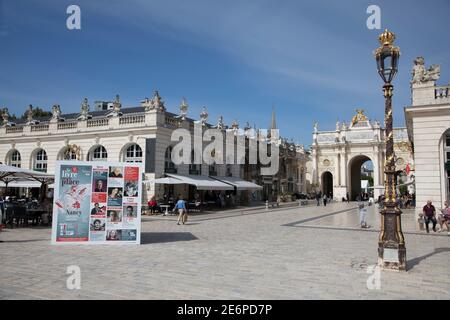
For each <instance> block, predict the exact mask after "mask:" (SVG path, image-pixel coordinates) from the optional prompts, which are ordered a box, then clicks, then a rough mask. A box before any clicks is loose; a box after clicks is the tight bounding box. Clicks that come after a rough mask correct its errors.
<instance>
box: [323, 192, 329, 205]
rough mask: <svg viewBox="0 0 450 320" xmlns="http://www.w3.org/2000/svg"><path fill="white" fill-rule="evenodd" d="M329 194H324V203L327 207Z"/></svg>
mask: <svg viewBox="0 0 450 320" xmlns="http://www.w3.org/2000/svg"><path fill="white" fill-rule="evenodd" d="M327 200H328V199H327V195H326V193H324V194H323V205H324V206H325V207H326V206H327Z"/></svg>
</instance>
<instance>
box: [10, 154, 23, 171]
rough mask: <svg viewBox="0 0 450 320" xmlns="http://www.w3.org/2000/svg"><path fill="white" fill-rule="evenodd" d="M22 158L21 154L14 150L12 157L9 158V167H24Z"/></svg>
mask: <svg viewBox="0 0 450 320" xmlns="http://www.w3.org/2000/svg"><path fill="white" fill-rule="evenodd" d="M21 162H22V157H21V156H20V152H19V151H17V150H14V151H13V152H12V153H11V156H10V157H9V163H8V164H9V165H10V166H12V167H17V168H20V167H21V166H22V164H21Z"/></svg>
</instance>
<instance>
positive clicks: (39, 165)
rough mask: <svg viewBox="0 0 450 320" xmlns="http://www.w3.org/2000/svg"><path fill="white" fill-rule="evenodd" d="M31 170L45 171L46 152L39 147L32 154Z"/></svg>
mask: <svg viewBox="0 0 450 320" xmlns="http://www.w3.org/2000/svg"><path fill="white" fill-rule="evenodd" d="M33 170H35V171H41V172H47V152H45V150H44V149H39V150H38V151H37V152H36V154H35V156H34V163H33Z"/></svg>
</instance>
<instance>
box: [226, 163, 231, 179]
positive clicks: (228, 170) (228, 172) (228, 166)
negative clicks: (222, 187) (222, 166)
mask: <svg viewBox="0 0 450 320" xmlns="http://www.w3.org/2000/svg"><path fill="white" fill-rule="evenodd" d="M225 175H226V176H227V177H232V176H233V167H232V166H231V164H227V169H226V173H225Z"/></svg>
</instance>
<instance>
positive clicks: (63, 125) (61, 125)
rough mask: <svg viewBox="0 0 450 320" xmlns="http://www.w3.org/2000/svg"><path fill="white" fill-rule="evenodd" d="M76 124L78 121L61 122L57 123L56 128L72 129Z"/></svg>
mask: <svg viewBox="0 0 450 320" xmlns="http://www.w3.org/2000/svg"><path fill="white" fill-rule="evenodd" d="M77 126H78V122H75V121H73V122H62V123H58V130H73V129H76V128H77Z"/></svg>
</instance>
